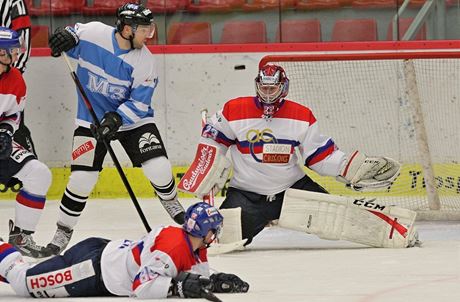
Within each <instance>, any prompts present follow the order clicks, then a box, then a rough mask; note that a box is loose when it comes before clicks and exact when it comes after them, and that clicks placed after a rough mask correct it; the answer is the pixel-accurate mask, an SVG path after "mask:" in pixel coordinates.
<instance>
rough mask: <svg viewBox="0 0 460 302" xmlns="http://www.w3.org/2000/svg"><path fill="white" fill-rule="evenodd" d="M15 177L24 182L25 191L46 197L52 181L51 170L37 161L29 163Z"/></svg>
mask: <svg viewBox="0 0 460 302" xmlns="http://www.w3.org/2000/svg"><path fill="white" fill-rule="evenodd" d="M15 177H16V178H18V179H19V180H20V181H22V185H23V188H24V190H26V191H27V192H29V193H31V194H34V195H39V196H45V195H46V193H47V192H48V189H49V187H50V185H51V180H52V175H51V171H50V169H49V168H48V167H47V166H46V165H45V164H44V163H42V162H40V161H38V160H36V159H34V160H31V161H29V162H27V163H26V164H25V165H24V167H23V168H22V169H21V170H20V171H19V172H18V173H17V174H16V175H15Z"/></svg>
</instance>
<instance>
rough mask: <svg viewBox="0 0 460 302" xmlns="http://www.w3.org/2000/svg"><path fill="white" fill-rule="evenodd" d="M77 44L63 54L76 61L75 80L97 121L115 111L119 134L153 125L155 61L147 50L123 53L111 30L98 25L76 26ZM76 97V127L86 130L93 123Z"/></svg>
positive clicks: (111, 28)
mask: <svg viewBox="0 0 460 302" xmlns="http://www.w3.org/2000/svg"><path fill="white" fill-rule="evenodd" d="M74 29H75V31H76V33H77V35H78V37H79V38H80V42H79V43H78V45H77V46H76V47H74V48H73V49H71V50H70V51H68V52H67V54H68V55H69V56H70V57H72V58H74V59H77V60H78V67H77V71H76V73H77V76H78V78H79V79H80V82H81V84H82V86H83V88H84V90H85V92H86V94H87V96H88V98H89V101H90V102H91V105H92V106H93V108H94V111H95V112H96V115H97V117H98V119H99V120H101V118H102V117H103V115H104V113H106V112H109V111H116V112H117V113H118V114H120V115H121V117H122V119H123V126H122V127H121V128H120V130H129V129H133V128H137V127H139V126H141V125H144V124H146V123H151V122H153V109H152V107H151V102H152V95H153V92H154V91H155V88H156V86H157V84H158V75H157V72H156V69H155V59H154V57H153V55H152V54H151V53H150V51H149V50H148V49H147V47H145V46H144V47H143V48H142V49H134V50H123V49H120V48H119V47H118V43H117V41H116V39H115V28H114V27H111V26H108V25H106V24H103V23H101V22H90V23H86V24H82V23H77V24H76V25H75V27H74ZM77 94H78V111H77V120H76V123H77V125H79V126H83V127H86V128H89V125H90V124H91V123H92V122H93V120H92V118H91V115H90V114H89V111H88V109H87V108H86V106H85V103H84V101H83V99H82V97H81V95H80V93H79V92H78V91H77Z"/></svg>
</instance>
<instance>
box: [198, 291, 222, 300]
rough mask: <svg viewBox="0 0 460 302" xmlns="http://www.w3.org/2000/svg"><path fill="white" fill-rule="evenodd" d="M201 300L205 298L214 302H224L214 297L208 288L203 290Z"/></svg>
mask: <svg viewBox="0 0 460 302" xmlns="http://www.w3.org/2000/svg"><path fill="white" fill-rule="evenodd" d="M201 298H204V299H206V300H209V301H212V302H222V300H221V299H219V298H218V297H217V296H216V295H214V293H213V292H212V291H210V290H209V289H206V288H202V289H201Z"/></svg>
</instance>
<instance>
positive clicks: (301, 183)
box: [179, 65, 418, 248]
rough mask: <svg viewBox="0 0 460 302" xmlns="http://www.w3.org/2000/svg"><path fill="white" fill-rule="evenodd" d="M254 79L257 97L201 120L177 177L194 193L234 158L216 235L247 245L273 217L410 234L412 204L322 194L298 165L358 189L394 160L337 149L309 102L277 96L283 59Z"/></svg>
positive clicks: (378, 181) (282, 85)
mask: <svg viewBox="0 0 460 302" xmlns="http://www.w3.org/2000/svg"><path fill="white" fill-rule="evenodd" d="M255 87H256V96H247V97H238V98H235V99H231V100H229V101H227V102H226V103H225V104H224V106H223V108H222V109H221V110H220V111H218V112H217V113H216V114H214V115H213V116H212V117H211V118H210V119H209V120H208V121H207V123H206V125H205V126H204V127H203V130H202V135H201V138H200V142H199V145H198V148H197V154H196V156H195V160H194V161H193V163H192V164H191V167H190V168H189V170H188V171H187V173H186V174H185V175H184V177H183V178H182V180H181V182H180V184H179V190H182V191H185V192H189V193H192V194H195V195H196V196H198V197H200V198H201V197H203V196H205V195H206V194H209V193H210V192H217V191H218V190H219V189H221V188H222V187H223V186H224V184H225V182H226V180H227V177H228V175H229V170H230V167H231V166H233V175H232V177H231V179H230V183H229V188H228V190H227V193H226V196H225V199H224V201H223V203H222V205H221V207H220V208H221V209H222V213H223V215H224V217H225V226H224V232H223V235H222V238H221V243H224V244H229V243H232V242H242V240H244V242H245V244H246V245H248V244H250V243H251V241H252V239H253V238H254V236H256V235H257V234H258V233H259V232H260V231H262V230H263V228H264V227H265V226H266V225H267V223H269V222H270V221H272V220H278V219H279V226H281V227H284V228H289V229H294V230H301V231H304V232H306V233H309V234H315V235H317V236H319V237H320V238H324V239H329V240H339V239H340V240H348V241H351V242H357V243H360V244H364V245H368V246H374V247H391V248H403V247H412V246H414V245H415V244H416V243H417V242H418V235H417V231H416V229H415V227H414V221H415V217H416V213H415V212H413V211H411V210H407V209H403V208H399V207H396V206H392V205H384V204H381V203H380V202H379V201H378V200H372V199H354V198H347V197H342V196H335V195H330V194H328V192H327V191H326V190H325V189H324V188H323V187H321V186H320V185H319V184H318V183H316V182H315V181H313V180H312V179H311V178H310V177H309V176H308V175H306V174H305V172H304V167H301V166H300V165H299V164H298V162H299V160H300V161H301V162H302V163H303V165H304V166H305V167H307V168H308V169H310V170H313V171H315V172H317V173H319V174H320V175H324V176H333V177H336V179H337V180H338V181H340V182H343V183H344V184H345V185H346V186H347V187H349V188H350V189H351V190H355V191H361V192H362V191H377V190H382V189H386V188H388V187H389V186H391V184H392V182H393V181H394V180H395V179H396V178H397V177H398V175H399V170H400V164H399V163H398V162H397V161H395V160H393V159H391V158H388V157H384V156H367V155H365V154H364V153H363V152H362V151H353V152H351V153H349V154H347V153H345V152H343V151H342V150H340V149H339V148H338V146H337V145H336V144H335V143H334V141H333V139H332V138H331V137H328V136H326V135H323V134H321V133H320V131H319V127H318V122H317V120H316V118H315V116H314V115H313V113H312V111H311V110H310V109H309V108H308V107H306V106H304V105H301V104H299V103H296V102H294V101H292V100H289V99H287V98H286V97H287V94H288V90H289V79H288V78H287V76H286V74H285V72H284V70H283V68H282V67H280V66H277V65H265V66H263V67H262V68H261V69H260V70H259V72H258V74H257V77H256V79H255ZM357 139H365V138H357ZM296 149H297V150H298V152H296V151H295V150H296ZM227 156H228V157H229V158H230V159H231V163H232V164H233V165H231V164H230V161H229V159H227ZM299 157H300V158H299Z"/></svg>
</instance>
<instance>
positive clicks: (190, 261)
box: [101, 226, 210, 299]
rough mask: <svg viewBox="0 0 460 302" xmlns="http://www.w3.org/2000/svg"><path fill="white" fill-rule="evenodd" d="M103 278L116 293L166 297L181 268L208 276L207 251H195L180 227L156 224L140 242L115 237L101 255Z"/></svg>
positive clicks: (109, 288) (119, 294) (120, 294)
mask: <svg viewBox="0 0 460 302" xmlns="http://www.w3.org/2000/svg"><path fill="white" fill-rule="evenodd" d="M101 271H102V279H103V280H104V285H105V286H106V288H107V289H108V290H109V291H110V292H111V293H112V294H115V295H117V296H136V297H138V298H146V299H147V298H150V299H152V298H153V299H159V298H166V297H167V295H168V291H169V288H170V285H171V280H172V278H174V277H176V276H177V274H178V273H179V272H181V271H185V272H193V273H196V274H200V275H203V276H206V277H209V276H210V272H209V265H208V262H207V250H206V249H204V248H203V249H199V250H198V252H194V251H193V250H192V248H191V243H190V241H189V239H188V236H187V233H186V232H185V231H184V230H183V229H182V228H180V227H172V226H169V227H159V228H156V229H154V230H152V231H151V232H150V233H148V234H147V235H146V236H144V237H143V238H142V239H141V240H139V241H131V240H115V241H111V242H109V243H108V244H107V246H106V247H105V248H104V251H103V252H102V257H101Z"/></svg>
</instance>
